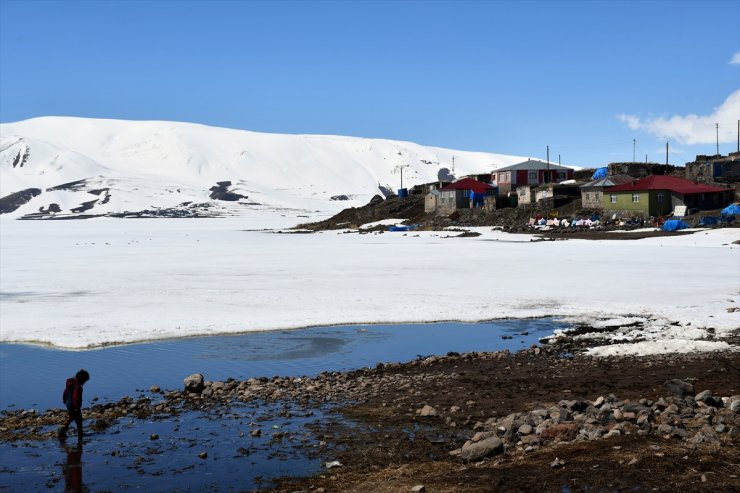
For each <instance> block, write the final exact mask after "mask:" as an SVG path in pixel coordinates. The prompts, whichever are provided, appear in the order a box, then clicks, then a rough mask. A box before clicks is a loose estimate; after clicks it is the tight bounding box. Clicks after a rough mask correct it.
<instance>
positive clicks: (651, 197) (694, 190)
mask: <svg viewBox="0 0 740 493" xmlns="http://www.w3.org/2000/svg"><path fill="white" fill-rule="evenodd" d="M733 194H734V190H732V189H729V188H721V187H715V186H712V185H705V184H701V183H695V182H693V181H690V180H686V179H684V178H679V177H677V176H670V175H651V176H648V177H645V178H642V179H640V180H637V181H633V182H630V183H625V184H623V185H616V186H614V187H612V188H610V189H609V190H608V191H606V193H604V198H603V209H604V212H605V213H616V214H619V215H641V216H665V215H668V214H670V213H671V212H672V211H673V210H674V208H675V207H676V206H679V205H685V206H687V207H688V208H689V210H690V209H699V210H707V209H719V208H721V207H724V206H726V205H727V204H729V203H730V202H732V198H733Z"/></svg>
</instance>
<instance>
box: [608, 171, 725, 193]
mask: <svg viewBox="0 0 740 493" xmlns="http://www.w3.org/2000/svg"><path fill="white" fill-rule="evenodd" d="M644 190H669V191H671V192H676V193H681V194H687V193H710V192H726V191H731V190H732V189H731V188H720V187H713V186H711V185H704V184H702V183H695V182H693V181H691V180H686V179H685V178H679V177H677V176H671V175H650V176H646V177H645V178H642V179H641V180H637V181H633V182H630V183H626V184H624V185H617V186H616V187H613V188H611V189H610V190H609V191H610V192H640V191H644Z"/></svg>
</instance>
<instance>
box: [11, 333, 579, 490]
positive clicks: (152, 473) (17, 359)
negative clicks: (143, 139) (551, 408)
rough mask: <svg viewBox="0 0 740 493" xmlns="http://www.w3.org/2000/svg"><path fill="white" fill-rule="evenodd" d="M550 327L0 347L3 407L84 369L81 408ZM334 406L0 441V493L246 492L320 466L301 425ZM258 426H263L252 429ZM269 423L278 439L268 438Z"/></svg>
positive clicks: (469, 344) (35, 402)
mask: <svg viewBox="0 0 740 493" xmlns="http://www.w3.org/2000/svg"><path fill="white" fill-rule="evenodd" d="M558 328H565V325H564V324H561V323H558V322H555V321H553V320H551V319H542V320H516V321H497V322H490V323H480V324H460V323H442V324H415V325H369V326H343V327H321V328H313V329H304V330H296V331H279V332H262V333H250V334H244V335H239V336H221V337H203V338H194V339H184V340H170V341H159V342H149V343H142V344H131V345H126V346H119V347H109V348H101V349H94V350H86V351H64V350H59V349H49V348H40V347H32V346H23V345H13V344H0V410H2V409H18V408H29V407H36V408H38V409H39V410H43V409H47V408H51V407H61V402H60V399H61V392H62V388H63V386H64V380H65V379H66V378H67V377H68V376H71V375H73V374H74V373H75V372H76V371H77V370H78V369H79V368H82V367H84V368H86V369H87V370H88V371H89V372H90V374H91V377H92V378H91V380H90V382H89V383H88V384H86V386H85V396H84V397H85V399H84V400H85V403H84V404H85V405H88V404H89V403H90V401H92V400H93V399H98V400H101V401H105V400H118V399H119V398H121V397H123V396H125V395H134V394H136V393H137V390H144V389H148V388H149V387H150V386H151V385H153V384H156V385H159V386H160V387H161V388H163V389H179V388H181V387H182V385H183V378H184V377H185V376H187V375H190V374H192V373H196V372H199V373H203V374H204V375H205V377H206V378H207V379H209V380H224V379H226V378H229V377H233V378H238V379H244V378H249V377H258V376H268V377H269V376H273V375H280V376H303V375H307V376H313V375H315V374H317V373H320V372H322V371H338V370H351V369H357V368H361V367H365V366H374V365H375V364H376V363H378V362H396V361H401V362H402V361H408V360H411V359H414V358H416V357H417V356H420V355H430V354H445V353H447V352H450V351H456V352H466V351H497V350H503V349H509V350H511V351H516V350H518V349H521V348H524V347H528V346H529V345H531V344H532V343H536V342H537V341H538V339H539V338H540V337H542V336H545V335H549V334H551V333H552V331H553V330H554V329H558ZM278 408H279V409H278ZM331 412H332V409H331V407H328V406H327V407H323V408H312V409H306V408H299V407H298V406H297V405H296V404H295V403H284V404H264V403H258V402H252V403H236V404H234V405H233V406H229V407H227V408H223V409H213V410H210V411H209V412H208V413H206V414H202V413H200V412H196V411H189V412H185V413H183V414H181V415H179V416H175V417H171V418H167V419H165V420H162V421H156V420H139V419H121V420H119V421H118V422H116V423H115V424H114V425H113V426H111V427H110V428H108V429H107V430H105V431H103V432H100V433H92V434H90V435H89V436H87V437H86V438H85V440H84V442H83V446H82V447H79V446H78V445H77V443H76V440H74V439H73V438H69V439H68V443H66V444H59V443H57V442H56V441H25V440H24V441H19V442H5V443H0V491H6V490H7V491H88V490H89V491H101V490H102V491H125V490H139V491H198V492H200V491H247V490H250V489H252V488H255V487H259V486H267V485H268V484H269V481H270V479H272V478H275V477H278V476H283V475H292V476H300V475H309V474H314V473H316V472H318V471H320V470H321V469H322V467H323V461H325V460H331V459H332V458H333V457H332V450H324V449H323V448H322V445H321V444H320V442H318V439H317V438H316V437H315V436H314V435H313V433H311V432H310V431H309V428H307V425H310V424H311V423H312V422H316V421H322V420H323V419H324V418H325V416H326V414H327V413H331ZM255 428H260V429H261V430H264V431H263V434H262V435H261V436H253V435H252V434H251V431H252V430H254V429H255ZM42 431H43V430H42ZM275 431H279V432H285V437H284V438H279V439H275V437H274V435H273V432H275ZM154 433H156V434H157V435H158V436H159V437H158V439H156V440H152V439H151V435H152V434H154ZM202 452H206V453H207V456H206V457H204V458H202V457H200V456H199V454H201V453H202Z"/></svg>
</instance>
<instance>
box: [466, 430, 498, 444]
mask: <svg viewBox="0 0 740 493" xmlns="http://www.w3.org/2000/svg"><path fill="white" fill-rule="evenodd" d="M492 436H496V433H495V432H493V431H479V432H478V433H476V434H475V435H473V438H471V439H470V441H471V442H480V441H481V440H485V439H486V438H489V437H492Z"/></svg>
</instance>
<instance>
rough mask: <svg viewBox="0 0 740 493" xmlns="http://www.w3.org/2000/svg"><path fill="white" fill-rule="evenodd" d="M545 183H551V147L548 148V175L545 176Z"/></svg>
mask: <svg viewBox="0 0 740 493" xmlns="http://www.w3.org/2000/svg"><path fill="white" fill-rule="evenodd" d="M545 183H550V146H547V174H545Z"/></svg>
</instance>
